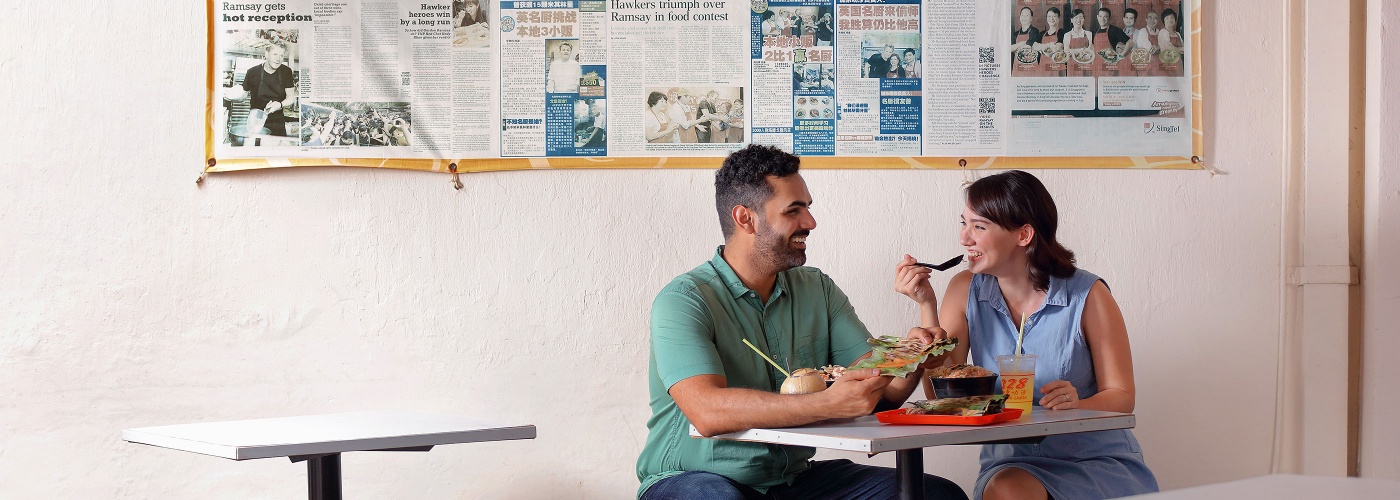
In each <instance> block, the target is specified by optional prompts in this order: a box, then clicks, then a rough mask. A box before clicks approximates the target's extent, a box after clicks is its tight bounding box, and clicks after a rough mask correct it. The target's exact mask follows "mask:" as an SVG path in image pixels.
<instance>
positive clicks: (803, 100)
mask: <svg viewBox="0 0 1400 500" xmlns="http://www.w3.org/2000/svg"><path fill="white" fill-rule="evenodd" d="M804 104H807V98H806V97H798V98H797V105H798V106H801V105H804Z"/></svg>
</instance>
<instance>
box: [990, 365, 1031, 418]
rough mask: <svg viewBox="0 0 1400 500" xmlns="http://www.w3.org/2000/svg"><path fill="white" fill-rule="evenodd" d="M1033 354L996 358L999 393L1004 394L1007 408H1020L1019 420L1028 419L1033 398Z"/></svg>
mask: <svg viewBox="0 0 1400 500" xmlns="http://www.w3.org/2000/svg"><path fill="white" fill-rule="evenodd" d="M1035 358H1036V355H1034V354H1003V355H1001V356H997V368H998V369H999V370H1000V372H1001V392H1002V394H1006V407H1007V408H1020V409H1021V418H1030V416H1031V402H1032V399H1031V398H1033V397H1035V394H1034V392H1035Z"/></svg>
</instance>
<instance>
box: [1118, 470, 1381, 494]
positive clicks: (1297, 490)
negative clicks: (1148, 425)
mask: <svg viewBox="0 0 1400 500" xmlns="http://www.w3.org/2000/svg"><path fill="white" fill-rule="evenodd" d="M1129 498H1138V499H1142V500H1177V499H1180V500H1185V499H1188V498H1189V499H1192V500H1212V499H1222V500H1224V499H1229V500H1234V499H1237V498H1276V499H1282V500H1290V499H1314V498H1400V481H1394V480H1389V479H1371V478H1359V477H1329V476H1294V475H1287V474H1280V475H1274V476H1260V477H1253V478H1249V479H1241V480H1239V481H1230V482H1228V483H1219V484H1209V485H1205V486H1196V487H1192V488H1183V489H1180V490H1173V491H1164V492H1162V493H1151V494H1147V495H1138V496H1135V497H1129Z"/></svg>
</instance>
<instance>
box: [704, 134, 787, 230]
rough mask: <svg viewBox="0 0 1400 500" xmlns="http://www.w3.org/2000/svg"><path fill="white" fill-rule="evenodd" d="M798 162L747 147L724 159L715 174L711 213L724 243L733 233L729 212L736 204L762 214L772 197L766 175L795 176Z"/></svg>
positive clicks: (774, 152) (771, 151)
mask: <svg viewBox="0 0 1400 500" xmlns="http://www.w3.org/2000/svg"><path fill="white" fill-rule="evenodd" d="M800 162H801V160H799V159H798V158H797V157H796V156H793V155H791V154H788V153H787V152H786V151H783V150H781V149H778V148H775V147H773V146H760V145H757V144H750V145H748V147H745V148H744V149H740V150H738V151H735V152H733V153H731V154H730V155H729V157H728V158H725V159H724V165H722V166H720V167H719V171H717V172H715V210H716V211H717V212H719V227H720V229H721V230H722V231H723V232H724V239H726V240H728V239H729V237H730V236H732V235H733V234H734V219H733V218H732V217H730V212H731V211H732V210H734V207H735V206H737V205H743V206H745V207H749V208H750V209H752V210H755V211H758V212H759V213H760V214H761V213H763V204H764V203H766V202H767V201H768V198H771V197H772V196H773V187H772V186H769V185H768V176H770V175H773V176H777V177H787V176H789V175H792V174H795V173H797V169H798V164H799V163H800Z"/></svg>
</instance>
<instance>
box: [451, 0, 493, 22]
mask: <svg viewBox="0 0 1400 500" xmlns="http://www.w3.org/2000/svg"><path fill="white" fill-rule="evenodd" d="M457 5H458V8H459V9H460V10H458V11H457V17H456V19H453V25H452V27H454V28H463V27H467V26H472V25H476V24H481V23H485V22H486V12H485V11H484V10H482V8H481V1H480V0H462V1H460V2H457Z"/></svg>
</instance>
